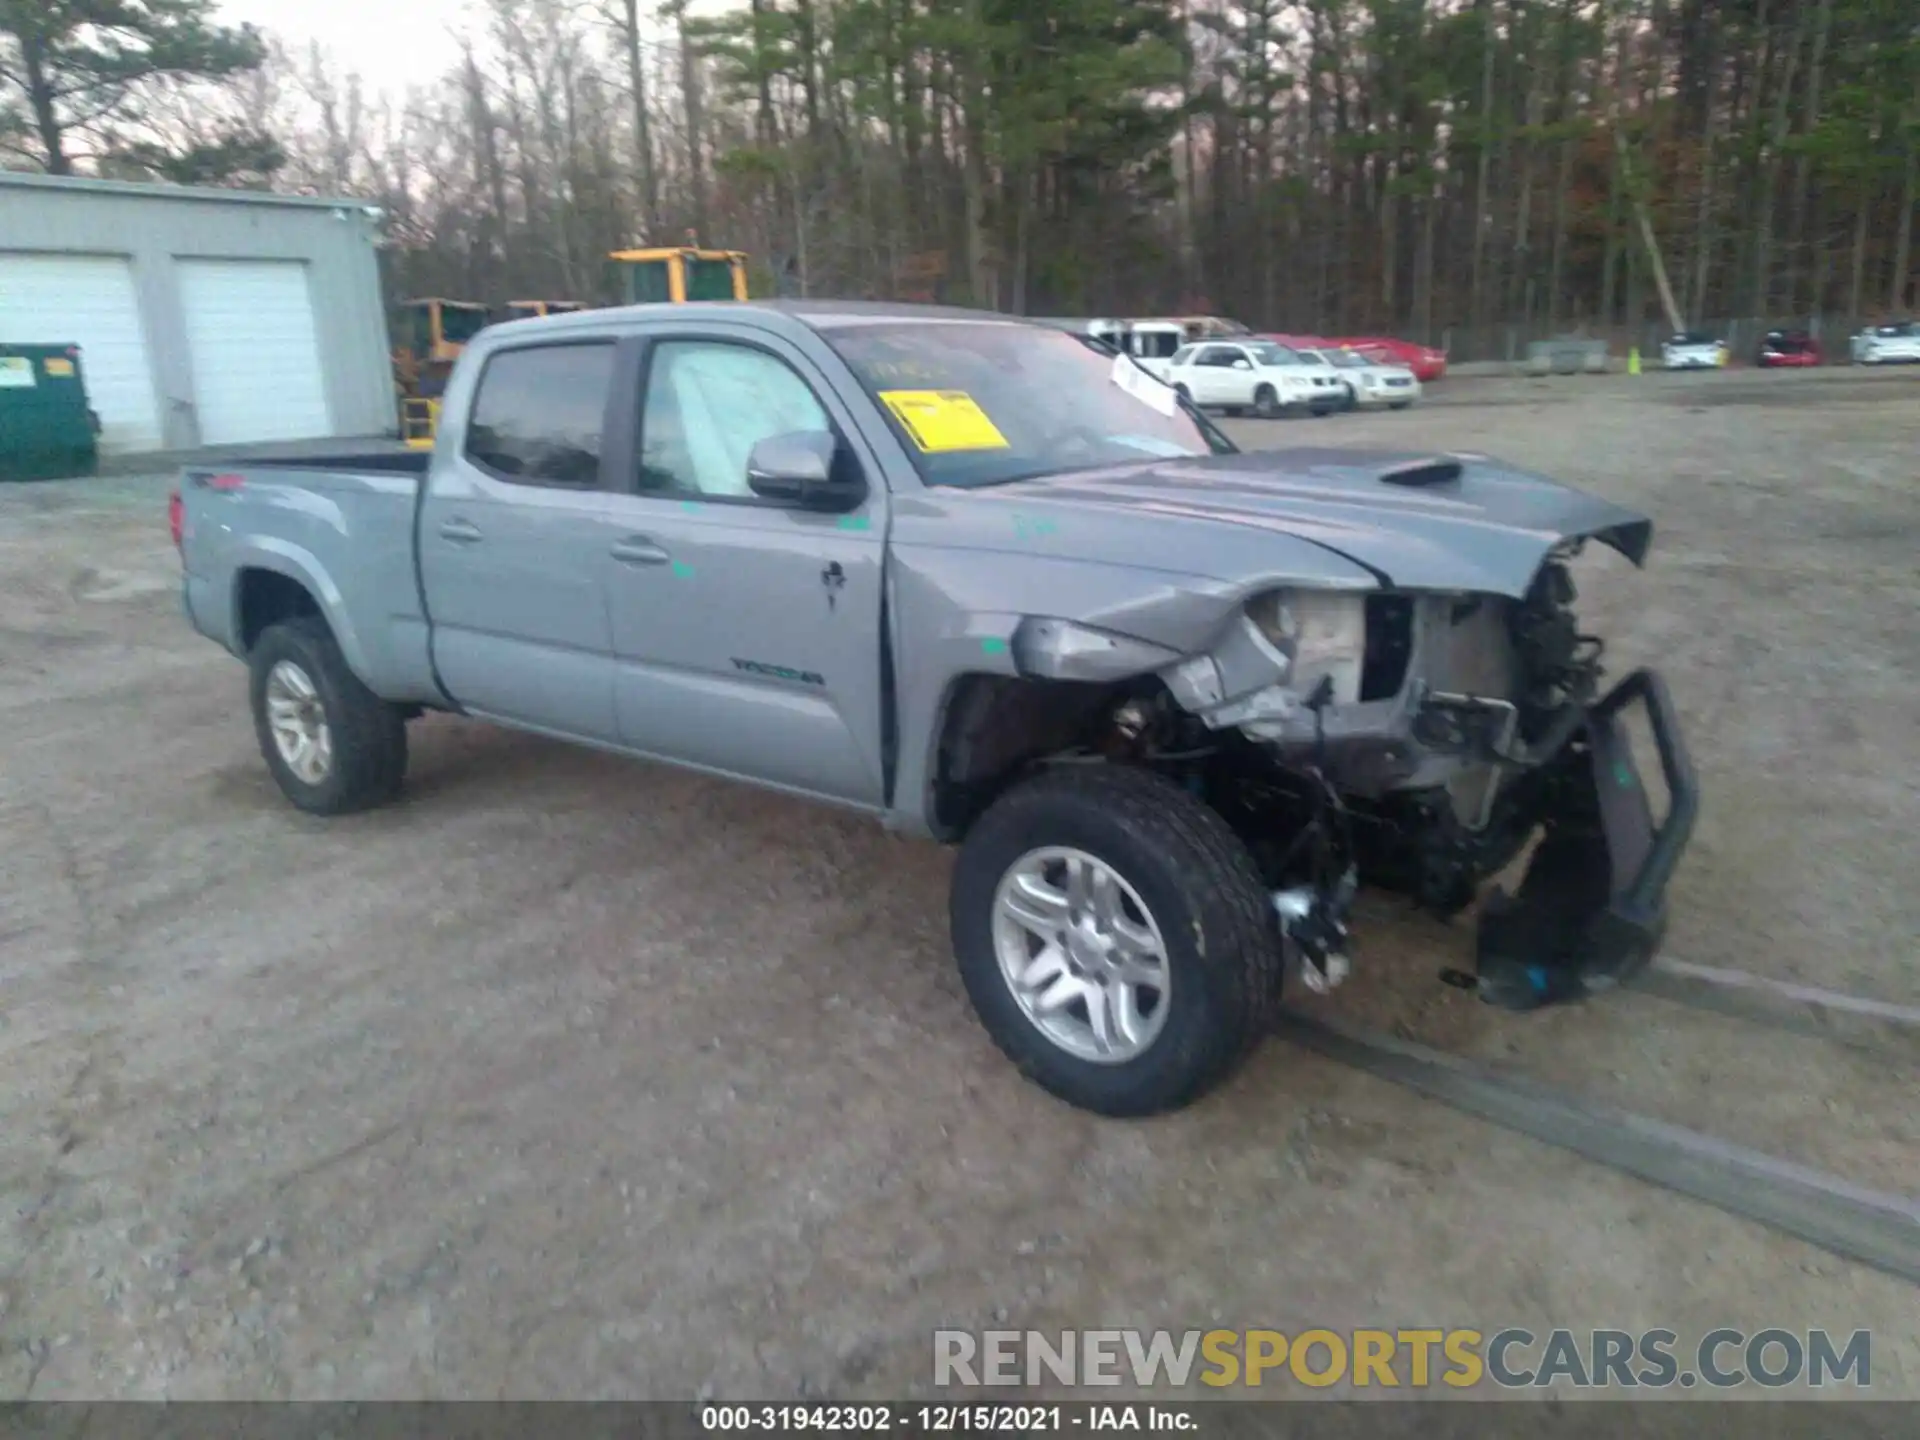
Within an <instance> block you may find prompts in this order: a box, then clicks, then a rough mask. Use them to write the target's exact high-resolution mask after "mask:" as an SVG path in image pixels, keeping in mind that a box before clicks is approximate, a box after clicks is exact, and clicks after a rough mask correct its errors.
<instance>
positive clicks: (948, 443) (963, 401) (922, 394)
mask: <svg viewBox="0 0 1920 1440" xmlns="http://www.w3.org/2000/svg"><path fill="white" fill-rule="evenodd" d="M880 399H881V401H882V402H884V403H885V405H886V407H887V408H888V409H889V410H891V411H892V412H893V414H894V418H895V419H897V420H898V421H899V422H900V423H901V424H902V425H904V426H905V427H906V431H907V434H909V435H911V436H912V437H913V443H914V444H916V445H918V446H919V447H920V448H921V449H922V450H924V451H925V452H926V453H927V454H929V455H937V454H940V453H941V452H942V451H946V450H1005V449H1007V448H1009V445H1008V441H1007V437H1006V436H1004V435H1002V434H1001V433H1000V427H999V426H997V425H995V424H994V423H993V421H991V420H989V419H988V418H987V412H986V411H984V410H982V409H981V408H980V406H979V405H978V404H977V403H975V401H974V398H973V397H972V396H971V395H969V394H967V392H966V391H964V390H882V391H881V392H880Z"/></svg>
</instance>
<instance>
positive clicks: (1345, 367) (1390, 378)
mask: <svg viewBox="0 0 1920 1440" xmlns="http://www.w3.org/2000/svg"><path fill="white" fill-rule="evenodd" d="M1300 353H1301V354H1302V355H1304V356H1309V357H1312V358H1316V359H1319V360H1323V361H1324V362H1325V363H1327V364H1328V365H1331V366H1332V367H1333V368H1334V369H1335V370H1337V371H1338V372H1339V374H1340V380H1341V383H1342V384H1344V385H1345V386H1346V387H1347V393H1348V394H1349V395H1350V396H1352V397H1353V406H1354V408H1355V409H1356V410H1381V409H1386V410H1405V409H1406V408H1407V407H1408V406H1409V405H1411V404H1413V402H1414V401H1416V400H1418V399H1419V398H1420V393H1421V392H1420V381H1419V380H1418V379H1417V378H1415V376H1414V373H1413V371H1411V370H1409V369H1408V368H1407V367H1406V366H1404V365H1381V364H1378V363H1376V362H1374V361H1372V360H1369V359H1367V357H1366V356H1364V355H1362V354H1361V353H1360V352H1359V351H1357V350H1348V349H1346V348H1345V347H1328V348H1327V349H1324V350H1302V351H1301V352H1300Z"/></svg>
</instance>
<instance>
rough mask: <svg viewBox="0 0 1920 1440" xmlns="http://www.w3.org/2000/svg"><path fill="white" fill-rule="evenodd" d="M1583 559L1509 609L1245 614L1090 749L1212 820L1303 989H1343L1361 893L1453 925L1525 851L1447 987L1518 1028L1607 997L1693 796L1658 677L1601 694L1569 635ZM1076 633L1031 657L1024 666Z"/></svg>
mask: <svg viewBox="0 0 1920 1440" xmlns="http://www.w3.org/2000/svg"><path fill="white" fill-rule="evenodd" d="M1582 543H1583V542H1581V541H1579V540H1574V541H1570V542H1567V543H1566V544H1564V545H1562V546H1561V547H1559V548H1558V549H1556V550H1554V551H1553V552H1552V553H1551V554H1550V555H1549V556H1548V558H1547V559H1546V561H1545V562H1544V563H1543V564H1542V565H1541V567H1540V569H1539V570H1538V572H1537V574H1536V575H1535V577H1534V580H1533V583H1532V585H1531V586H1530V588H1529V589H1528V590H1527V592H1526V593H1525V595H1524V596H1523V597H1522V598H1520V599H1518V600H1514V599H1510V598H1507V597H1504V596H1498V595H1484V594H1459V593H1453V594H1448V593H1418V592H1416V593H1398V592H1392V591H1378V590H1365V591H1340V590H1293V591H1288V590H1280V591H1272V592H1268V593H1265V594H1262V595H1260V596H1258V597H1257V598H1255V599H1254V600H1252V601H1251V602H1249V603H1248V604H1246V605H1245V606H1244V607H1243V608H1242V610H1241V612H1240V613H1239V615H1238V616H1237V617H1236V619H1235V621H1234V623H1233V624H1232V625H1230V626H1229V627H1228V629H1227V631H1226V633H1225V634H1224V636H1223V637H1222V638H1221V639H1220V640H1218V641H1217V642H1216V643H1215V644H1214V645H1212V646H1211V647H1210V648H1209V649H1208V650H1207V651H1206V652H1205V653H1201V654H1196V655H1192V656H1188V657H1185V658H1182V659H1179V660H1177V661H1175V662H1174V663H1171V664H1163V665H1161V666H1159V667H1158V668H1157V669H1155V670H1153V671H1151V672H1150V673H1147V674H1143V675H1140V676H1138V677H1137V678H1136V679H1135V680H1134V681H1133V682H1132V683H1131V684H1130V685H1128V686H1127V687H1125V691H1124V693H1123V694H1122V695H1121V697H1120V698H1119V699H1118V700H1117V702H1116V703H1115V704H1114V705H1113V706H1112V707H1111V709H1110V711H1109V712H1108V713H1107V715H1106V716H1105V722H1104V723H1105V729H1104V732H1103V733H1101V734H1100V735H1099V736H1098V738H1097V740H1096V741H1095V744H1094V748H1095V749H1096V750H1097V751H1098V753H1099V754H1100V755H1102V756H1103V757H1104V758H1106V759H1108V760H1113V761H1120V762H1123V763H1132V764H1138V765H1145V766H1150V767H1154V768H1156V769H1160V770H1162V771H1164V772H1167V773H1170V774H1172V775H1174V776H1175V777H1176V778H1178V779H1179V780H1180V781H1181V782H1182V783H1183V784H1184V785H1186V786H1187V787H1188V788H1189V789H1191V790H1192V791H1193V792H1194V793H1196V794H1197V795H1199V796H1200V797H1201V798H1203V799H1205V800H1206V801H1207V803H1208V804H1209V805H1210V806H1211V807H1212V808H1213V809H1215V810H1216V811H1217V812H1218V813H1219V814H1221V815H1222V816H1223V817H1225V818H1226V819H1227V821H1228V823H1229V824H1230V825H1232V826H1233V828H1234V829H1235V830H1236V831H1237V832H1238V833H1239V835H1240V836H1241V838H1242V840H1243V841H1244V842H1245V843H1246V845H1247V846H1248V848H1249V850H1250V851H1251V853H1252V854H1253V856H1254V857H1255V860H1256V863H1257V864H1258V865H1259V867H1260V870H1261V873H1262V876H1263V879H1264V880H1265V881H1266V883H1267V884H1269V885H1270V886H1271V887H1272V900H1273V907H1274V910H1275V912H1276V916H1277V918H1278V922H1279V926H1280V930H1281V934H1282V936H1283V938H1284V941H1285V943H1286V945H1287V947H1288V950H1289V952H1290V956H1289V958H1290V959H1292V960H1294V961H1296V962H1297V967H1298V971H1299V974H1300V977H1301V979H1302V981H1303V982H1304V983H1305V984H1306V985H1307V986H1308V988H1309V989H1313V990H1326V989H1329V988H1331V987H1333V986H1334V985H1337V984H1338V983H1339V982H1340V981H1341V980H1342V979H1343V978H1345V976H1346V974H1347V973H1348V969H1349V960H1348V953H1347V952H1348V937H1349V930H1348V919H1349V911H1350V907H1351V904H1352V901H1353V898H1354V895H1355V893H1356V892H1357V889H1358V887H1359V884H1360V883H1361V882H1362V881H1365V882H1366V883H1368V884H1371V885H1375V886H1379V887H1382V888H1386V889H1390V890H1395V891H1399V892H1402V893H1405V894H1407V895H1410V896H1411V897H1413V898H1414V899H1415V900H1416V901H1417V902H1418V903H1420V904H1421V905H1422V906H1424V907H1425V908H1427V909H1429V910H1431V911H1433V912H1435V913H1437V914H1439V915H1442V916H1450V915H1453V914H1456V913H1458V912H1460V911H1462V910H1464V909H1465V908H1467V907H1468V906H1469V905H1471V904H1472V903H1473V902H1474V901H1475V899H1476V898H1477V897H1478V896H1479V891H1480V887H1481V885H1482V883H1483V882H1484V881H1485V880H1487V879H1488V878H1489V877H1490V876H1493V875H1495V874H1496V873H1498V872H1499V871H1501V870H1503V869H1505V868H1506V867H1507V866H1508V865H1509V864H1511V863H1512V862H1513V861H1514V860H1515V859H1516V858H1517V857H1519V856H1520V855H1521V854H1522V853H1523V851H1525V850H1526V848H1527V847H1528V846H1529V844H1531V843H1532V842H1534V841H1535V840H1536V838H1537V839H1538V840H1539V844H1538V845H1537V846H1536V847H1535V850H1534V853H1533V857H1532V860H1531V863H1530V866H1529V869H1528V871H1527V875H1526V879H1525V880H1524V881H1523V883H1522V884H1521V886H1520V888H1519V891H1518V893H1517V895H1515V896H1513V897H1507V896H1506V895H1504V894H1503V893H1502V892H1500V891H1498V890H1497V889H1496V890H1495V891H1492V892H1490V893H1489V894H1488V896H1487V897H1486V898H1485V901H1484V902H1483V904H1482V912H1481V932H1480V947H1479V959H1478V974H1477V975H1474V976H1464V975H1460V974H1457V973H1455V974H1450V975H1448V976H1447V977H1445V978H1448V979H1449V980H1450V981H1452V983H1456V984H1462V985H1467V986H1472V987H1474V988H1477V989H1478V990H1479V991H1480V993H1481V994H1482V995H1483V997H1484V998H1486V999H1488V1000H1489V1001H1492V1002H1494V1003H1499V1004H1504V1005H1509V1006H1513V1007H1515V1008H1530V1007H1532V1006H1534V1005H1538V1004H1543V1003H1547V1002H1549V1001H1552V1000H1558V999H1566V998H1572V997H1573V996H1575V995H1578V994H1581V993H1585V992H1586V991H1588V990H1591V989H1596V988H1600V987H1602V986H1604V985H1606V984H1610V983H1615V982H1617V980H1618V979H1620V978H1623V977H1624V975H1625V974H1627V973H1630V971H1631V970H1632V969H1633V968H1637V965H1638V964H1640V963H1644V961H1645V959H1646V958H1648V957H1649V956H1650V955H1651V952H1652V950H1653V948H1654V946H1655V944H1657V941H1658V938H1659V937H1658V931H1659V927H1660V923H1661V916H1662V914H1663V911H1662V910H1661V907H1660V905H1659V901H1658V895H1659V893H1660V891H1661V890H1663V889H1664V875H1661V876H1659V877H1658V884H1649V885H1648V886H1646V887H1645V889H1644V896H1645V901H1646V903H1645V904H1644V905H1640V906H1639V907H1638V908H1636V903H1637V902H1636V901H1635V899H1634V897H1635V895H1636V894H1640V893H1642V891H1641V890H1639V889H1637V888H1636V887H1638V886H1639V885H1640V882H1641V881H1642V880H1644V879H1647V876H1648V872H1649V870H1650V869H1655V868H1661V867H1667V868H1670V865H1671V858H1670V857H1668V858H1666V859H1664V860H1658V861H1656V856H1657V854H1658V853H1659V852H1660V851H1662V850H1663V849H1667V850H1672V851H1676V852H1677V850H1678V848H1679V847H1680V846H1681V845H1683V844H1684V842H1685V830H1686V827H1687V826H1689V825H1690V823H1691V815H1692V809H1691V807H1692V796H1691V784H1692V782H1691V776H1690V774H1687V773H1684V772H1685V770H1686V767H1685V757H1684V753H1683V752H1679V751H1678V749H1677V746H1678V741H1677V739H1671V748H1672V750H1673V753H1672V755H1669V749H1670V738H1671V737H1669V736H1668V735H1667V733H1666V732H1667V730H1669V729H1670V728H1671V727H1669V726H1665V725H1663V724H1662V718H1661V716H1660V714H1658V713H1655V712H1656V711H1657V710H1658V709H1659V708H1661V707H1664V706H1665V704H1666V701H1665V692H1664V690H1663V689H1661V688H1660V687H1659V682H1658V681H1657V679H1656V678H1655V677H1653V676H1652V675H1651V674H1649V673H1648V672H1637V673H1636V674H1635V675H1634V676H1632V677H1630V679H1629V681H1628V682H1626V683H1624V684H1623V685H1622V686H1621V687H1618V689H1617V690H1616V692H1615V694H1613V695H1610V696H1608V697H1607V698H1606V699H1605V700H1604V701H1602V700H1597V698H1596V697H1597V696H1598V694H1599V687H1600V681H1601V677H1602V673H1603V670H1602V657H1603V653H1604V645H1603V643H1602V642H1601V641H1600V640H1599V639H1598V638H1597V637H1595V636H1592V635H1589V634H1586V633H1583V632H1582V630H1581V628H1580V625H1579V623H1578V621H1577V619H1576V616H1575V613H1574V604H1575V601H1576V599H1577V592H1576V589H1575V586H1574V582H1573V577H1572V575H1571V573H1570V571H1569V563H1570V562H1571V561H1572V560H1573V559H1574V558H1575V557H1576V556H1577V555H1578V553H1579V551H1580V548H1581V545H1582ZM1073 628H1074V627H1065V628H1064V629H1063V628H1060V627H1055V628H1053V629H1050V630H1049V631H1047V632H1046V633H1045V634H1035V635H1030V636H1028V637H1026V639H1027V645H1028V648H1029V651H1030V653H1029V655H1028V661H1029V663H1030V664H1031V665H1032V667H1033V668H1034V669H1036V670H1042V671H1044V670H1045V669H1046V668H1047V664H1046V662H1047V660H1048V659H1049V658H1053V659H1056V660H1057V659H1058V658H1059V655H1060V654H1061V653H1062V652H1063V651H1064V650H1065V649H1067V648H1070V647H1071V646H1072V644H1073V643H1074V639H1075V637H1074V635H1073V633H1072V631H1073ZM1088 638H1089V639H1091V637H1088ZM1634 700H1645V701H1646V702H1647V704H1648V707H1649V712H1650V715H1651V716H1652V719H1653V723H1654V728H1655V733H1656V738H1657V739H1659V743H1660V747H1661V752H1662V761H1663V766H1665V768H1666V769H1667V770H1668V772H1669V773H1668V774H1667V777H1666V779H1667V788H1668V790H1669V815H1668V817H1667V821H1666V822H1664V823H1663V824H1662V825H1661V826H1659V827H1656V826H1655V823H1654V818H1653V815H1652V811H1651V806H1650V803H1649V801H1648V799H1647V795H1646V792H1645V789H1644V787H1643V786H1642V784H1641V782H1640V778H1639V774H1638V770H1637V768H1636V766H1635V763H1634V757H1633V753H1632V750H1631V747H1630V746H1629V744H1628V741H1627V737H1626V733H1625V731H1624V730H1623V729H1622V728H1621V727H1620V726H1619V725H1618V724H1617V723H1615V722H1616V719H1617V715H1618V712H1619V710H1620V709H1621V708H1622V707H1623V706H1625V705H1626V704H1628V703H1631V702H1632V701H1634ZM1670 759H1671V760H1674V761H1677V764H1678V767H1679V772H1680V773H1676V772H1675V767H1674V765H1672V764H1668V763H1667V762H1668V761H1669V760H1670ZM1683 790H1684V791H1685V792H1686V793H1684V794H1683V793H1682V791H1683ZM1683 811H1684V813H1682V812H1683ZM1667 831H1674V832H1677V834H1676V836H1675V838H1673V839H1672V840H1663V839H1661V835H1662V833H1663V832H1667ZM1657 841H1658V842H1659V843H1656V842H1657ZM1623 927H1624V928H1623Z"/></svg>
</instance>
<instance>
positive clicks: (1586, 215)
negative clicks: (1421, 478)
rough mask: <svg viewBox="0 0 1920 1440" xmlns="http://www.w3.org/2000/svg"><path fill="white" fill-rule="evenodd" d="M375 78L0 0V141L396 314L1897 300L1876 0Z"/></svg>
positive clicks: (1907, 232) (1592, 7) (1099, 28)
mask: <svg viewBox="0 0 1920 1440" xmlns="http://www.w3.org/2000/svg"><path fill="white" fill-rule="evenodd" d="M476 16H477V18H476V19H475V21H474V23H473V25H472V27H471V30H470V32H469V33H468V34H466V35H465V36H464V37H463V44H464V49H463V53H462V58H461V60H460V62H459V64H458V65H456V66H455V67H454V68H453V69H452V71H451V72H450V73H448V74H445V75H441V76H423V77H422V79H421V82H420V83H419V84H418V85H416V86H413V87H411V88H409V89H408V91H407V92H406V93H405V94H404V95H399V96H394V95H387V94H375V93H372V92H370V91H369V90H368V89H367V87H366V86H365V85H364V84H363V83H362V82H361V81H360V80H359V79H358V78H357V77H356V76H355V74H354V73H353V70H352V68H351V65H350V63H347V62H343V61H341V60H339V59H338V58H335V57H330V56H325V55H322V54H319V53H317V52H314V51H311V50H309V51H307V52H304V53H288V52H287V51H286V50H284V49H282V48H280V47H278V46H276V45H275V44H273V43H272V41H271V40H270V39H269V38H267V37H262V36H260V35H258V34H255V33H254V32H252V31H250V30H246V29H229V28H224V27H222V26H220V25H218V24H216V23H215V21H214V18H213V10H212V5H211V0H0V152H4V153H5V154H6V156H7V157H8V159H7V163H9V164H19V165H31V166H39V167H42V168H45V169H48V170H52V171H55V172H67V171H72V170H74V169H76V168H84V169H87V170H90V171H92V172H93V173H101V174H114V175H129V176H138V177H143V178H159V179H172V180H185V181H201V182H211V183H237V184H253V185H268V186H272V187H274V188H280V189H287V190H295V191H302V192H307V193H333V192H338V193H343V194H351V195H355V196H359V197H363V198H364V199H366V200H367V201H369V202H371V203H374V204H377V205H379V206H381V207H382V208H383V209H384V210H385V212H386V214H387V216H388V226H389V235H390V238H391V241H392V244H391V247H390V249H389V251H388V262H389V283H390V285H391V287H392V288H393V290H394V291H395V293H396V294H400V293H408V294H449V295H458V296H466V297H471V298H475V299H482V300H499V299H504V298H507V297H509V296H511V297H514V298H581V299H611V298H613V293H614V292H613V290H612V288H611V287H612V281H611V278H610V277H609V275H608V273H607V269H606V266H605V263H604V257H605V255H606V252H607V251H608V250H610V249H614V248H618V247H620V246H625V245H633V244H639V243H655V244H678V243H681V242H682V241H683V240H684V239H685V238H686V236H687V235H688V234H689V233H690V232H691V233H694V234H697V236H698V237H699V239H700V240H701V241H702V242H703V243H705V244H709V245H717V246H724V247H727V248H733V249H743V250H747V251H749V252H750V253H751V254H752V256H753V257H754V264H755V269H756V291H757V292H758V293H769V292H773V291H779V292H781V293H791V294H801V295H814V296H838V297H874V298H913V299H940V300H945V301H952V302H957V303H968V304H978V305H985V306H989V307H993V308H998V309H1003V310H1011V311H1016V312H1021V313H1039V314H1127V313H1149V312H1166V311H1176V310H1177V311H1213V312H1218V313H1223V314H1231V315H1234V316H1236V317H1238V318H1241V319H1243V320H1246V321H1248V322H1250V323H1254V324H1256V325H1259V326H1261V327H1274V328H1287V329H1297V330H1313V331H1325V332H1348V331H1359V330H1368V331H1374V330H1387V331H1398V332H1401V333H1406V334H1410V335H1414V336H1419V337H1438V336H1439V335H1440V334H1441V333H1442V332H1443V331H1445V330H1448V329H1452V328H1460V327H1490V326H1498V325H1511V326H1518V327H1522V328H1525V329H1527V330H1528V331H1530V332H1532V333H1550V332H1554V331H1559V330H1564V329H1567V328H1571V327H1574V326H1595V325H1597V326H1607V325H1618V324H1623V323H1635V322H1638V321H1641V320H1643V319H1652V318H1655V317H1659V316H1661V315H1663V314H1664V313H1666V312H1667V310H1668V307H1669V305H1670V306H1671V308H1672V310H1673V311H1675V312H1677V313H1678V316H1679V317H1680V318H1682V319H1684V320H1689V321H1691V320H1699V319H1705V318H1708V317H1725V316H1755V317H1778V318H1781V319H1791V318H1793V317H1802V318H1804V317H1807V316H1810V315H1815V314H1828V315H1845V316H1849V317H1851V316H1858V315H1862V314H1875V313H1894V312H1902V311H1904V310H1906V309H1907V307H1910V306H1912V305H1913V304H1914V303H1915V295H1914V268H1915V267H1914V256H1913V214H1914V208H1915V204H1916V199H1917V198H1920V197H1916V193H1915V190H1916V182H1917V181H1920V9H1917V8H1916V6H1915V5H1914V3H1913V0H736V3H735V4H734V5H733V6H732V7H731V8H729V9H725V10H723V11H720V12H718V13H714V14H706V13H698V12H696V13H692V14H690V13H689V7H688V5H687V3H686V0H483V3H482V5H481V8H480V9H479V10H478V12H476Z"/></svg>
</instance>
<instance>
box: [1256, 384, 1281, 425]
mask: <svg viewBox="0 0 1920 1440" xmlns="http://www.w3.org/2000/svg"><path fill="white" fill-rule="evenodd" d="M1253 413H1254V414H1256V415H1258V416H1259V417H1260V418H1261V419H1262V420H1274V419H1277V418H1278V417H1279V415H1280V397H1279V396H1278V395H1276V394H1275V393H1274V390H1273V387H1272V386H1271V385H1262V386H1261V387H1260V388H1259V389H1258V390H1256V391H1254V392H1253Z"/></svg>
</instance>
